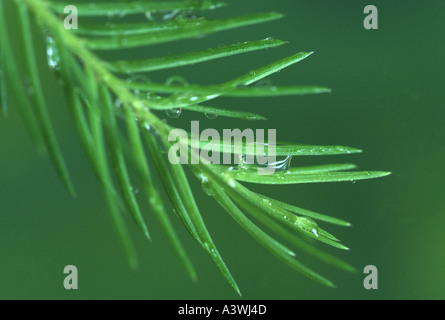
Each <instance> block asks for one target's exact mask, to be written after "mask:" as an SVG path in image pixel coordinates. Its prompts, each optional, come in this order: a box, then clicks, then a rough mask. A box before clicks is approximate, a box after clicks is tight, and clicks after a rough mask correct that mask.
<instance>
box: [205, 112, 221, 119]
mask: <svg viewBox="0 0 445 320" xmlns="http://www.w3.org/2000/svg"><path fill="white" fill-rule="evenodd" d="M205 116H206V117H207V118H208V119H210V120H213V119H216V118H218V115H217V114H214V113H205Z"/></svg>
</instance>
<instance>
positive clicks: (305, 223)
mask: <svg viewBox="0 0 445 320" xmlns="http://www.w3.org/2000/svg"><path fill="white" fill-rule="evenodd" d="M294 223H295V224H296V225H297V226H298V227H299V228H301V229H303V230H304V231H307V232H310V233H313V234H314V235H315V236H316V237H317V238H318V236H319V235H318V224H317V223H316V222H315V221H314V220H313V219H311V218H307V217H296V219H295V222H294Z"/></svg>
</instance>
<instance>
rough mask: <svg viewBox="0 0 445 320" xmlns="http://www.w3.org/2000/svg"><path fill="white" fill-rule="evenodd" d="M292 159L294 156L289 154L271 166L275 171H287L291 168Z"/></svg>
mask: <svg viewBox="0 0 445 320" xmlns="http://www.w3.org/2000/svg"><path fill="white" fill-rule="evenodd" d="M291 161H292V156H287V157H286V158H285V159H284V160H279V161H276V162H274V163H272V164H269V166H273V167H274V168H275V171H286V170H289V168H290V163H291Z"/></svg>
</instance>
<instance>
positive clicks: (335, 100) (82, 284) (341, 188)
mask: <svg viewBox="0 0 445 320" xmlns="http://www.w3.org/2000/svg"><path fill="white" fill-rule="evenodd" d="M226 2H228V3H229V4H230V5H229V6H227V7H225V8H222V9H220V10H218V11H217V12H209V13H205V14H206V15H208V16H209V17H212V18H220V17H231V16H237V15H242V14H248V13H256V12H268V11H277V12H282V13H285V14H286V16H285V18H283V19H281V20H278V21H275V22H272V23H268V24H263V25H258V26H254V27H247V28H243V29H240V30H235V31H229V32H224V33H218V34H216V35H214V36H211V37H206V38H203V39H196V40H189V41H181V42H178V43H176V44H174V45H172V44H170V45H164V46H159V47H157V46H156V47H147V48H144V50H141V51H138V52H135V53H132V54H134V55H135V56H146V55H151V56H157V55H164V54H168V53H173V52H185V51H189V50H194V49H198V48H205V47H208V46H218V45H220V44H229V43H234V42H237V41H241V40H242V41H245V40H257V39H263V38H266V37H275V38H278V39H282V40H287V41H289V44H287V45H285V46H282V47H280V48H277V49H269V50H266V51H262V52H256V53H249V54H247V55H243V56H237V57H233V58H228V59H225V60H220V61H215V62H211V63H206V64H202V65H196V66H192V67H184V68H180V69H174V70H169V72H154V73H153V74H150V75H149V77H150V78H151V79H152V80H154V81H165V80H166V79H167V77H168V75H172V74H178V75H182V76H184V77H186V78H187V79H188V80H189V81H191V82H195V83H202V84H211V83H212V84H216V83H219V82H222V81H225V80H229V79H231V78H233V77H235V76H237V75H240V74H243V73H246V72H248V71H249V70H251V69H254V68H258V67H260V66H262V65H265V64H267V63H269V62H272V61H274V60H277V59H280V58H283V57H286V56H290V55H292V54H294V53H296V52H299V51H315V54H314V55H312V56H311V57H310V58H308V59H306V60H304V61H303V62H301V63H298V64H297V65H294V66H292V67H290V68H289V69H286V70H284V71H282V72H280V73H278V74H276V75H273V76H272V77H271V81H272V82H273V83H274V84H277V85H291V84H301V85H311V84H314V85H323V86H327V87H330V88H332V90H333V91H332V93H330V94H325V95H319V96H305V97H283V98H273V99H272V98H265V99H221V100H218V101H215V102H213V105H215V106H218V105H220V106H224V107H231V108H234V109H242V110H246V111H253V112H257V113H261V114H263V115H265V116H266V117H267V118H268V119H269V120H268V121H267V122H255V123H252V122H245V121H238V120H231V119H223V118H218V119H216V120H208V119H207V118H205V116H203V115H200V114H195V113H191V112H184V114H183V115H182V116H181V117H180V118H179V119H175V120H172V121H171V123H172V124H174V125H176V126H179V127H183V128H189V126H190V120H200V121H201V125H202V126H203V127H214V128H218V129H222V128H235V127H240V128H248V127H251V128H265V129H266V128H277V130H278V131H277V134H278V139H279V140H286V141H294V142H299V143H306V144H339V145H347V146H352V147H357V148H360V149H362V150H364V152H363V153H362V154H358V155H350V156H336V157H327V158H321V159H320V158H301V159H300V158H294V160H293V162H292V165H294V166H296V165H299V164H308V163H329V162H333V163H335V162H353V163H356V164H358V165H359V168H360V169H364V170H386V171H391V172H393V174H392V175H391V176H389V177H386V178H382V179H378V180H372V181H363V182H358V183H354V184H353V183H341V184H318V185H315V184H314V185H297V186H292V185H289V186H270V187H264V186H262V187H257V186H252V189H254V190H258V191H261V192H264V193H266V194H268V195H270V196H272V197H275V198H278V199H280V200H283V201H287V202H289V203H293V204H296V205H298V206H301V207H304V208H308V209H312V210H315V211H318V212H322V213H326V214H328V215H332V216H336V217H339V218H342V219H345V220H348V221H351V222H352V223H353V227H352V228H340V227H335V226H334V227H331V226H329V225H328V226H326V225H324V224H322V226H324V227H327V229H328V230H329V231H332V232H333V233H334V234H335V235H337V236H338V237H340V238H341V239H342V240H343V242H344V243H345V244H346V245H348V246H350V247H351V251H349V252H340V251H338V250H331V249H330V248H326V250H327V251H328V252H330V253H333V254H335V255H337V256H339V257H342V258H344V259H345V260H346V261H348V262H350V263H351V264H353V265H354V266H356V267H357V269H358V273H357V274H348V273H344V272H342V271H338V270H336V269H334V268H333V267H331V266H327V265H323V264H321V263H319V262H318V261H315V260H313V259H312V258H310V257H307V256H305V255H303V254H302V255H301V256H300V255H299V256H298V258H300V260H301V261H302V262H304V263H306V264H307V265H309V266H312V267H314V269H316V270H317V271H319V272H320V273H322V274H323V275H326V276H327V277H328V278H329V279H331V280H333V281H334V283H336V285H337V286H338V287H337V289H329V288H325V287H323V286H321V285H318V284H317V283H314V282H312V281H310V280H308V279H306V278H305V277H303V276H301V275H300V274H298V273H296V272H294V271H293V270H291V269H289V268H288V267H287V266H285V265H283V264H282V263H281V262H280V261H278V260H277V259H275V258H274V257H273V256H272V255H271V254H269V252H267V251H266V250H265V249H263V248H262V247H260V245H258V244H257V243H256V242H255V241H254V240H252V239H251V238H250V237H249V236H248V235H247V234H246V233H245V232H244V231H243V230H242V229H241V228H240V227H239V226H238V225H237V224H236V223H235V222H234V221H232V220H231V218H230V217H229V216H228V214H227V213H225V212H224V211H223V210H222V209H221V208H219V207H218V206H217V204H216V203H215V202H213V201H212V200H211V198H210V197H208V196H207V195H205V193H204V192H203V191H202V189H201V188H200V185H199V183H197V182H195V181H193V180H192V181H193V183H192V185H193V188H194V190H196V197H197V201H198V203H199V207H200V209H201V212H202V215H203V217H204V219H205V221H206V223H207V225H208V228H209V230H210V232H211V234H212V236H213V239H214V240H215V243H216V244H217V246H218V247H219V248H220V252H221V254H222V255H223V257H224V259H225V261H226V263H227V265H228V266H229V268H230V270H231V271H232V273H233V275H234V277H235V278H236V280H237V282H238V284H239V286H240V288H241V291H242V293H243V297H244V298H246V299H431V298H432V299H438V298H441V299H444V298H445V279H444V274H443V272H444V267H443V266H444V264H445V250H444V243H445V238H444V236H443V235H444V232H443V230H444V225H445V200H444V199H445V197H444V196H443V194H444V190H445V188H444V187H445V183H444V181H445V170H444V169H443V165H444V164H445V126H444V120H445V99H444V98H445V94H444V88H443V86H444V83H445V81H444V80H445V79H444V71H445V70H444V63H443V57H444V56H445V46H444V41H443V40H444V38H445V37H444V35H445V20H444V14H445V2H444V1H438V0H431V1H401V0H398V1H377V0H372V1H357V0H354V1H353V0H349V1H345V0H343V1H330V0H323V1H321V0H317V1H314V0H312V1H309V0H304V1H302V0H292V1H290V0H275V1H266V0H243V1H234V0H227V1H226ZM368 4H373V5H375V6H377V8H378V9H379V30H370V31H367V30H365V29H364V27H363V19H364V17H365V15H364V14H363V8H364V7H365V6H366V5H368ZM10 25H11V27H12V28H14V27H16V26H15V25H14V21H11V22H10ZM12 32H14V30H11V33H12ZM38 48H39V53H38V56H39V59H40V61H42V68H41V70H42V74H43V76H44V77H45V82H44V83H45V90H46V92H47V93H48V96H49V97H50V99H51V101H48V102H49V106H50V111H51V114H52V120H53V122H54V125H55V127H56V129H57V132H58V133H59V140H60V143H61V144H62V146H63V151H64V154H65V156H66V159H67V162H68V165H69V168H70V171H71V173H72V175H73V178H74V183H75V185H76V187H77V191H78V198H77V199H72V198H71V197H70V196H69V195H68V194H67V192H66V190H65V189H64V188H63V186H62V184H61V183H60V181H59V180H58V178H57V176H56V174H55V172H54V170H53V168H52V165H51V163H50V161H49V159H48V158H47V157H40V156H38V155H37V153H36V152H35V150H34V149H33V146H32V144H31V142H30V139H29V138H28V136H27V134H26V130H25V127H24V125H23V122H22V121H21V119H20V117H19V114H18V112H17V110H16V107H15V106H14V104H15V102H14V101H11V102H10V106H9V107H10V110H9V111H10V114H9V116H8V118H7V119H4V118H2V119H0V259H1V260H0V298H2V299H16V298H31V299H47V298H55V299H73V298H80V299H112V298H120V299H236V298H238V296H237V295H236V294H235V293H234V292H233V291H232V289H231V288H230V287H229V285H228V284H227V283H226V282H225V281H224V279H223V278H222V277H221V276H220V275H219V273H218V271H217V270H216V268H214V266H213V265H212V263H211V261H210V259H209V258H208V257H207V256H206V255H205V253H204V252H203V251H202V250H201V249H200V248H199V246H198V245H197V244H196V243H195V242H194V241H192V239H191V237H190V236H189V235H188V234H187V233H186V231H185V230H184V228H183V227H182V225H181V224H180V223H179V222H178V221H175V226H176V229H177V230H178V232H179V234H180V236H181V238H182V239H183V240H184V244H185V246H186V248H187V250H188V252H189V253H190V255H191V257H192V259H193V262H194V264H195V266H196V268H197V271H198V275H199V283H197V284H195V283H192V282H191V281H190V279H189V278H188V276H187V274H186V272H185V270H184V268H183V267H182V265H181V263H180V261H179V259H178V258H177V257H176V255H175V253H174V252H173V250H172V247H171V245H170V244H169V242H168V240H167V238H166V236H165V235H164V234H163V233H162V231H161V230H160V226H159V224H158V222H157V220H156V219H155V218H154V216H153V214H152V212H151V211H150V209H149V208H148V206H147V205H146V201H145V199H144V197H143V192H140V193H139V194H138V198H139V199H140V201H141V203H143V205H142V207H143V209H144V213H145V216H146V217H147V221H148V223H149V227H150V229H151V232H152V238H153V242H152V243H147V242H146V241H144V239H143V237H142V236H141V234H140V232H139V231H138V230H137V229H136V228H135V227H134V226H133V225H132V224H131V223H130V229H131V232H132V234H133V238H134V239H135V243H136V246H137V250H138V253H139V257H140V267H139V269H137V270H131V269H130V268H129V266H128V264H127V262H126V260H125V256H124V254H123V251H122V249H121V246H120V243H119V240H118V238H117V236H116V233H115V230H114V228H113V226H112V223H111V219H110V217H109V215H108V211H107V206H106V203H105V201H104V197H103V193H102V190H101V188H100V185H99V183H98V182H97V181H96V179H95V177H94V174H93V171H92V170H91V168H90V166H89V164H88V161H87V160H86V158H85V156H84V153H83V151H82V149H81V147H80V144H79V141H78V139H77V137H76V136H75V133H74V129H73V125H72V122H71V120H70V118H69V115H68V112H67V106H66V103H65V100H64V96H63V95H62V94H61V90H60V88H59V86H58V84H57V82H56V80H55V78H54V76H53V75H52V74H51V73H49V72H48V71H46V70H45V68H44V65H43V63H44V55H43V52H44V47H43V46H42V45H40V46H39V47H38ZM119 55H120V57H121V58H125V57H127V56H128V53H125V55H124V53H119V54H118V55H116V54H114V55H113V58H116V57H119ZM161 115H162V114H161ZM172 217H173V214H172ZM129 222H131V221H129ZM69 264H73V265H76V266H77V267H78V269H79V290H77V291H66V290H65V289H64V288H63V279H64V274H63V268H64V266H66V265H69ZM366 265H375V266H377V268H378V270H379V289H378V290H374V291H373V290H371V291H367V290H365V289H364V288H363V278H364V275H363V268H364V267H365V266H366Z"/></svg>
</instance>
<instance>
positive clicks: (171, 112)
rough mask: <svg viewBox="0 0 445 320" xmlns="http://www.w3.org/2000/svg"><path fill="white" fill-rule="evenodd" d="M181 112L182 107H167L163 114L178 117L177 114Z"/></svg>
mask: <svg viewBox="0 0 445 320" xmlns="http://www.w3.org/2000/svg"><path fill="white" fill-rule="evenodd" d="M181 113H182V108H174V109H167V110H165V114H166V115H167V116H168V117H169V118H173V119H175V118H179V116H180V115H181Z"/></svg>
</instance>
